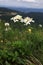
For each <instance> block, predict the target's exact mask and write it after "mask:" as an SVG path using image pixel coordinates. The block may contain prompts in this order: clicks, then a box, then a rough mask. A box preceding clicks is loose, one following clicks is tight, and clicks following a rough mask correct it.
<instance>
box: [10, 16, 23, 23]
mask: <svg viewBox="0 0 43 65" xmlns="http://www.w3.org/2000/svg"><path fill="white" fill-rule="evenodd" d="M11 20H13V21H14V23H15V22H18V21H21V20H22V16H20V15H16V16H15V17H12V18H11Z"/></svg>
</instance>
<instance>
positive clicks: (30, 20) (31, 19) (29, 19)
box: [24, 17, 35, 25]
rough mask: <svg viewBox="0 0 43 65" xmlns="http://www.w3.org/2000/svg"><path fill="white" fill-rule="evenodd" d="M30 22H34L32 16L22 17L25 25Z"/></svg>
mask: <svg viewBox="0 0 43 65" xmlns="http://www.w3.org/2000/svg"><path fill="white" fill-rule="evenodd" d="M30 22H33V23H34V22H35V21H34V20H33V18H30V17H26V18H25V19H24V23H25V24H26V25H28V24H30Z"/></svg>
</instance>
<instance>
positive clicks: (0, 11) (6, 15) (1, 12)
mask: <svg viewBox="0 0 43 65" xmlns="http://www.w3.org/2000/svg"><path fill="white" fill-rule="evenodd" d="M17 14H19V15H22V16H23V17H26V16H28V17H32V18H33V19H34V20H35V24H36V25H38V24H42V25H43V12H30V13H25V12H21V11H18V10H11V9H9V8H3V7H0V18H1V19H3V20H7V21H9V19H10V18H11V17H12V16H15V15H17Z"/></svg>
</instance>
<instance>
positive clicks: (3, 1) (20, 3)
mask: <svg viewBox="0 0 43 65" xmlns="http://www.w3.org/2000/svg"><path fill="white" fill-rule="evenodd" d="M1 6H11V7H12V6H13V7H15V6H16V7H29V8H43V0H0V7H1Z"/></svg>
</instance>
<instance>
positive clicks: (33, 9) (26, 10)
mask: <svg viewBox="0 0 43 65" xmlns="http://www.w3.org/2000/svg"><path fill="white" fill-rule="evenodd" d="M9 8H10V9H12V10H16V11H21V12H25V13H27V12H43V9H36V8H18V7H9Z"/></svg>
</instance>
